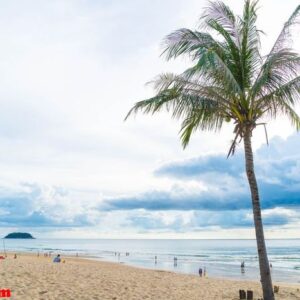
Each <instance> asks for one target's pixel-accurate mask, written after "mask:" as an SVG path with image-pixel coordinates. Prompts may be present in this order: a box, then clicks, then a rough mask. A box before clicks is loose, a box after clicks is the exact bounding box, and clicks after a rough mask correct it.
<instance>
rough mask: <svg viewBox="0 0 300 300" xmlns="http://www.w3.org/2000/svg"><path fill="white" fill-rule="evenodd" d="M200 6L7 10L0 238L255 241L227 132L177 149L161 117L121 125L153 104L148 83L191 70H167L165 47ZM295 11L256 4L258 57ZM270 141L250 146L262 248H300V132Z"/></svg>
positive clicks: (191, 23)
mask: <svg viewBox="0 0 300 300" xmlns="http://www.w3.org/2000/svg"><path fill="white" fill-rule="evenodd" d="M226 3H227V4H229V5H230V6H231V7H232V8H233V9H234V11H235V12H236V13H240V12H241V9H242V6H243V1H236V0H228V1H226ZM206 4H207V2H206V1H204V0H163V1H161V0H160V1H158V0H151V1H150V0H122V1H121V0H114V1H108V0H98V1H96V0H81V1H79V0H78V1H77V0H69V1H67V0H51V1H50V0H49V1H45V0H43V1H40V0H35V1H34V0H28V1H20V0H19V1H17V0H13V1H2V2H0V39H1V47H0V101H1V109H0V236H2V235H5V234H7V233H9V232H11V231H28V232H30V233H32V234H33V235H34V236H36V237H40V238H65V237H66V236H67V237H69V238H240V237H243V238H254V237H255V235H254V230H253V221H252V212H251V205H250V194H249V188H248V186H247V181H246V177H245V174H244V158H243V149H242V147H239V150H238V152H237V154H236V155H235V156H234V157H232V158H230V159H228V160H227V159H226V153H227V151H228V147H229V145H230V141H231V140H232V127H230V126H229V125H228V127H225V128H224V129H223V130H222V131H221V132H220V133H207V132H205V133H203V132H197V133H195V135H194V136H193V138H192V140H191V143H190V145H189V147H188V148H187V149H185V150H183V149H182V147H181V144H180V141H179V138H178V130H179V124H178V123H177V122H176V121H174V120H172V119H171V118H170V116H168V115H167V114H166V113H162V114H160V115H156V116H154V117H152V116H143V115H138V116H137V117H135V118H131V119H129V120H128V121H127V122H124V117H125V116H126V113H127V112H128V110H129V109H130V108H131V107H132V105H133V104H134V103H135V102H136V101H139V100H142V99H145V98H147V97H150V96H152V95H153V90H152V89H151V87H149V86H146V85H145V83H147V82H149V81H150V80H151V79H153V78H154V77H155V76H156V75H157V74H159V73H162V72H167V71H173V72H180V71H182V70H183V69H184V68H185V67H186V66H187V62H186V61H183V60H179V61H175V62H166V61H165V60H164V59H163V57H161V56H160V54H161V49H162V48H161V43H162V40H163V38H164V37H165V36H166V35H167V34H169V33H170V32H172V31H173V30H176V29H178V28H182V27H187V28H191V29H195V28H196V26H197V20H198V19H199V16H200V15H201V12H202V11H203V8H204V7H205V5H206ZM298 4H299V2H298V0H289V1H281V0H261V1H260V5H259V6H260V9H259V20H258V26H259V27H260V28H261V29H263V31H264V32H265V34H264V36H263V37H262V51H263V52H264V53H266V52H267V51H268V49H270V48H271V46H272V41H275V39H276V37H277V35H278V33H279V32H280V29H281V28H282V25H283V23H284V22H285V21H286V20H287V19H288V17H289V16H290V14H291V13H292V12H293V10H294V9H295V8H296V6H297V5H298ZM299 36H300V34H298V35H296V36H295V37H294V41H293V42H294V48H295V49H296V51H299V50H300V38H299ZM298 111H299V110H298ZM299 112H300V111H299ZM268 133H269V137H270V145H269V146H267V145H266V144H265V138H264V131H263V128H259V127H258V128H257V129H256V131H255V134H254V137H253V144H254V150H255V163H256V171H257V177H258V181H259V187H260V190H261V196H262V208H263V218H264V223H265V230H266V237H267V238H283V237H289V238H300V235H299V232H300V230H299V228H300V214H299V213H300V196H299V195H300V175H299V174H300V152H299V151H297V150H298V149H300V134H298V133H296V132H295V130H294V129H293V128H292V127H291V126H290V125H289V123H288V122H287V121H286V120H284V119H281V118H279V119H278V120H277V121H276V122H270V123H269V124H268Z"/></svg>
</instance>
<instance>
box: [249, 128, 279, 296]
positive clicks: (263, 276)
mask: <svg viewBox="0 0 300 300" xmlns="http://www.w3.org/2000/svg"><path fill="white" fill-rule="evenodd" d="M251 135H252V128H251V127H246V128H245V132H244V147H245V162H246V173H247V177H248V182H249V186H250V190H251V198H252V208H253V216H254V225H255V234H256V243H257V252H258V259H259V269H260V281H261V285H262V289H263V295H264V300H274V299H275V298H274V293H273V286H272V278H271V273H270V266H269V260H268V255H267V249H266V244H265V238H264V229H263V224H262V218H261V209H260V203H259V193H258V186H257V182H256V177H255V173H254V164H253V152H252V145H251Z"/></svg>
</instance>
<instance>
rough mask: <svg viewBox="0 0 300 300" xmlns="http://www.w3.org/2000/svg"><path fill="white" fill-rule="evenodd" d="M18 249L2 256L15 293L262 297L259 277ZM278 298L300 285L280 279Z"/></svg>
mask: <svg viewBox="0 0 300 300" xmlns="http://www.w3.org/2000/svg"><path fill="white" fill-rule="evenodd" d="M13 257H14V255H13V253H9V254H8V257H7V258H6V259H5V260H3V261H0V267H1V273H0V282H1V285H2V286H5V287H10V289H11V299H16V300H18V299H26V300H27V299H28V300H31V299H66V300H68V299H70V300H71V299H74V298H76V299H86V300H90V299H95V300H97V299H99V300H102V299H103V300H106V299H107V300H112V299H113V300H128V299H133V300H140V299H151V300H156V299H157V300H169V299H175V300H182V299H186V300H196V299H198V300H213V299H214V300H216V299H220V300H221V299H225V300H226V299H228V300H229V299H230V300H235V299H239V290H240V289H244V290H252V291H253V292H254V297H255V298H254V299H258V298H261V297H262V293H261V288H260V285H259V283H257V282H251V281H231V280H226V279H217V278H210V277H203V278H199V277H198V276H193V275H183V274H176V273H173V272H167V271H153V270H146V269H141V268H135V267H129V266H124V265H120V264H117V263H109V262H99V261H93V260H87V259H80V258H75V257H64V260H65V263H60V264H55V263H52V259H51V258H49V257H44V256H40V257H37V256H36V255H29V254H25V253H19V254H18V257H17V259H14V258H13ZM278 285H279V286H280V289H279V293H278V299H282V300H294V299H300V286H299V285H293V284H287V283H281V284H278Z"/></svg>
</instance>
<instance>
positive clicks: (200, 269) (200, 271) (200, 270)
mask: <svg viewBox="0 0 300 300" xmlns="http://www.w3.org/2000/svg"><path fill="white" fill-rule="evenodd" d="M199 276H200V277H202V268H199Z"/></svg>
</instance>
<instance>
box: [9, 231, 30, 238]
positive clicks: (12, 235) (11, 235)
mask: <svg viewBox="0 0 300 300" xmlns="http://www.w3.org/2000/svg"><path fill="white" fill-rule="evenodd" d="M4 238H5V239H34V237H33V236H32V235H31V234H30V233H26V232H12V233H9V234H8V235H7V236H5V237H4Z"/></svg>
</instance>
